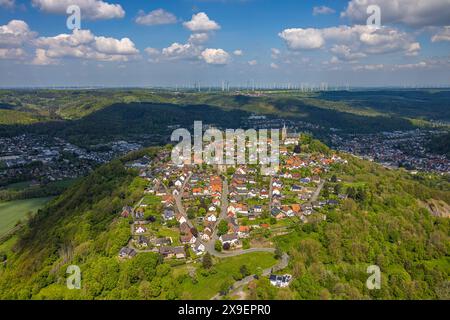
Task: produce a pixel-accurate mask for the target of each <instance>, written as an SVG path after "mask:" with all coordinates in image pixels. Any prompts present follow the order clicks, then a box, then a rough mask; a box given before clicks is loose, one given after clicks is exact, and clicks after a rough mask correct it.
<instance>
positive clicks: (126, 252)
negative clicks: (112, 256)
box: [119, 247, 137, 259]
mask: <svg viewBox="0 0 450 320" xmlns="http://www.w3.org/2000/svg"><path fill="white" fill-rule="evenodd" d="M136 254H137V252H136V250H134V249H132V248H128V247H123V248H122V249H120V251H119V258H122V259H131V258H134V257H135V256H136Z"/></svg>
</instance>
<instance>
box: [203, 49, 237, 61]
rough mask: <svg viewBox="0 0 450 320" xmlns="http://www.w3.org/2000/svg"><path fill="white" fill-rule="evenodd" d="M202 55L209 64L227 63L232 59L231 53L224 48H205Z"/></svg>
mask: <svg viewBox="0 0 450 320" xmlns="http://www.w3.org/2000/svg"><path fill="white" fill-rule="evenodd" d="M201 57H202V58H203V60H205V62H206V63H208V64H215V65H225V64H227V63H228V62H229V60H230V55H229V54H228V52H226V51H225V50H223V49H205V50H204V51H203V52H202V53H201Z"/></svg>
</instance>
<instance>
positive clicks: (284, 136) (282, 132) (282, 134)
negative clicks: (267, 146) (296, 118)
mask: <svg viewBox="0 0 450 320" xmlns="http://www.w3.org/2000/svg"><path fill="white" fill-rule="evenodd" d="M286 138H287V128H286V124H283V130H281V140H282V141H285V140H286Z"/></svg>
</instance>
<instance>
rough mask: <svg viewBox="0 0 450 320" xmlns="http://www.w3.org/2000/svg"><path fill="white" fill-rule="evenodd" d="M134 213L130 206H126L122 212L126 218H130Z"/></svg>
mask: <svg viewBox="0 0 450 320" xmlns="http://www.w3.org/2000/svg"><path fill="white" fill-rule="evenodd" d="M132 214H133V208H132V207H130V206H125V207H123V209H122V213H121V214H120V215H121V216H122V217H124V218H128V217H130V216H131V215H132Z"/></svg>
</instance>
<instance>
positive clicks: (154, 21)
mask: <svg viewBox="0 0 450 320" xmlns="http://www.w3.org/2000/svg"><path fill="white" fill-rule="evenodd" d="M135 21H136V23H137V24H142V25H146V26H156V25H163V24H173V23H177V17H176V16H175V15H174V14H172V13H170V12H167V11H165V10H164V9H156V10H153V11H151V12H149V13H147V14H146V13H145V12H144V11H142V10H141V11H139V14H138V17H137V18H136V20H135Z"/></svg>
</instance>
